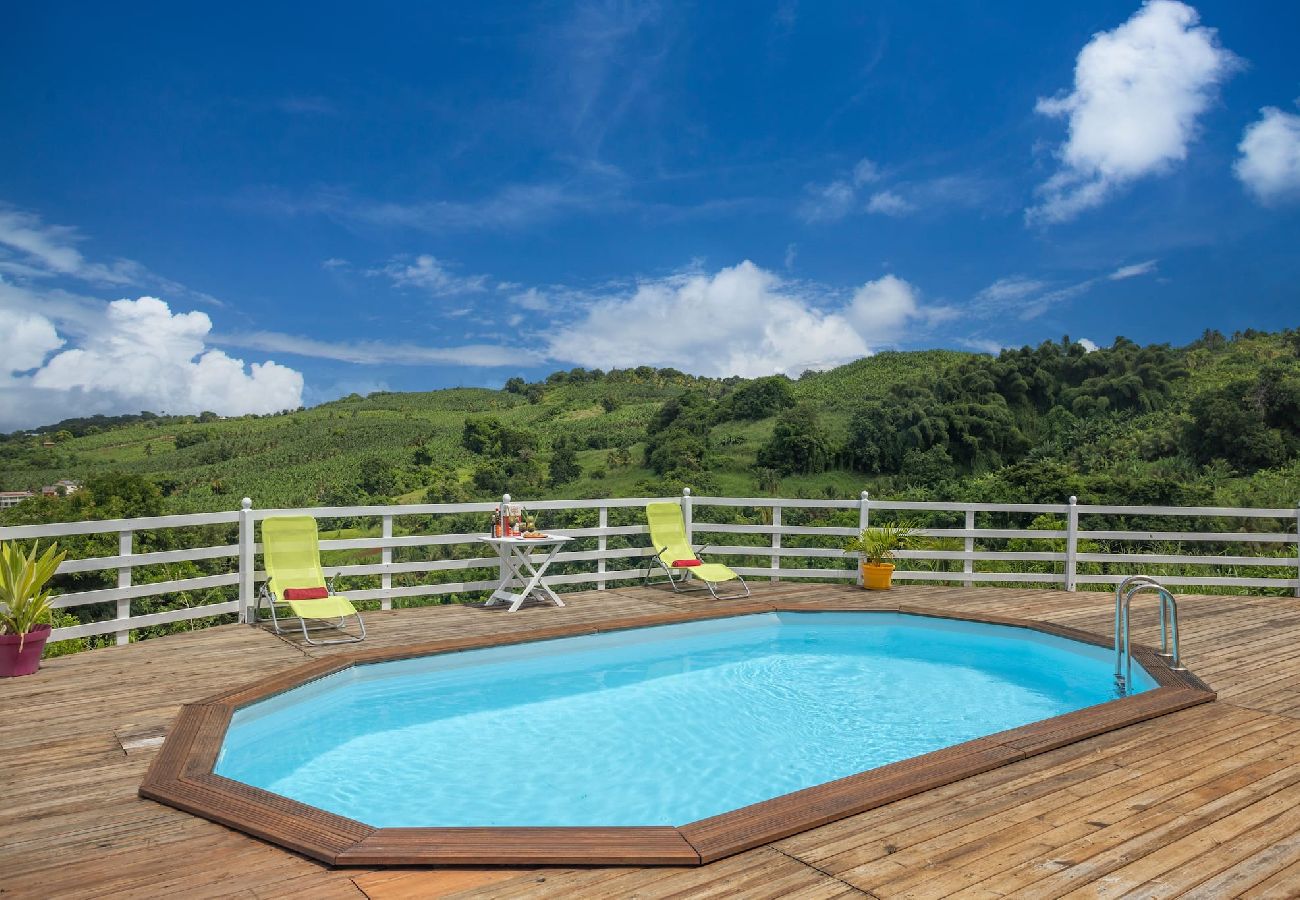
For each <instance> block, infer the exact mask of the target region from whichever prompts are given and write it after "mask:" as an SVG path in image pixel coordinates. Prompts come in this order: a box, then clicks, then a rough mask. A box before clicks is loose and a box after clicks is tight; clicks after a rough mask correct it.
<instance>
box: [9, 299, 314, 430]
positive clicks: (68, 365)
mask: <svg viewBox="0 0 1300 900" xmlns="http://www.w3.org/2000/svg"><path fill="white" fill-rule="evenodd" d="M11 328H12V329H14V330H13V331H11V330H10V329H11ZM211 329H212V321H211V320H210V319H209V318H208V316H207V315H206V314H205V313H201V312H189V313H173V312H172V311H171V309H170V307H168V305H167V304H166V303H164V302H163V301H162V300H159V299H157V298H155V297H141V298H139V299H138V300H117V301H114V302H112V303H109V304H107V306H106V307H105V308H104V310H103V315H102V318H101V320H100V322H99V325H98V327H97V328H95V329H93V330H92V331H91V332H90V333H89V334H88V336H87V337H85V338H84V339H83V340H82V341H81V342H80V344H79V346H75V347H69V348H67V349H61V348H64V347H65V341H64V339H63V338H62V337H61V336H60V335H59V334H58V330H57V328H56V327H55V324H54V322H52V321H51V320H50V319H48V318H46V317H45V316H43V315H41V313H39V312H36V311H33V310H22V309H14V308H12V307H6V308H3V309H0V332H3V333H5V334H6V336H7V337H6V341H13V342H15V343H18V342H19V341H23V340H24V339H27V340H30V341H32V343H29V344H26V345H25V346H24V347H21V348H20V349H19V352H17V353H10V352H5V353H4V355H3V356H0V360H3V362H2V363H0V430H11V429H14V428H22V427H31V426H34V425H38V424H44V423H48V422H53V421H57V420H59V419H64V418H68V417H69V416H76V415H91V414H94V413H105V414H114V413H124V412H138V411H139V410H142V409H145V410H151V411H155V412H169V413H197V412H201V411H203V410H212V411H213V412H216V413H219V414H221V415H240V414H243V413H268V412H276V411H278V410H281V409H288V408H292V407H296V406H299V405H301V403H302V389H303V379H302V375H301V374H300V373H298V372H296V371H294V370H293V369H290V368H287V367H285V366H282V365H278V364H277V363H274V362H266V363H253V364H251V365H248V366H245V364H244V362H243V360H239V359H233V358H231V357H230V356H227V355H226V354H225V353H223V352H222V351H220V350H213V349H210V348H208V347H207V346H206V338H207V336H208V332H209V331H210V330H211ZM4 349H6V350H8V349H9V348H7V347H6V348H4ZM55 351H57V352H55ZM51 353H53V355H52V356H50V355H49V354H51ZM47 357H48V358H47Z"/></svg>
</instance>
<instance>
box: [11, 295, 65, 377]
mask: <svg viewBox="0 0 1300 900" xmlns="http://www.w3.org/2000/svg"><path fill="white" fill-rule="evenodd" d="M63 343H64V342H63V338H61V337H59V333H58V331H57V330H56V329H55V327H54V323H53V322H51V321H50V320H49V319H47V318H45V317H44V316H42V315H38V314H36V313H34V312H24V311H22V310H15V309H4V308H0V367H3V369H4V371H0V379H3V378H4V377H5V376H7V375H10V374H12V373H14V372H26V371H27V370H28V369H35V368H36V367H37V366H39V365H40V364H41V363H43V362H45V357H47V356H49V355H50V354H51V353H53V352H54V351H55V350H57V349H59V348H60V347H62V346H63ZM0 384H3V380H0Z"/></svg>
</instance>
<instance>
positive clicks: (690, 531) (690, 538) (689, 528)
mask: <svg viewBox="0 0 1300 900" xmlns="http://www.w3.org/2000/svg"><path fill="white" fill-rule="evenodd" d="M682 521H683V522H685V523H686V543H687V544H689V545H690V546H691V547H694V546H695V519H694V517H693V516H692V515H691V489H690V488H682Z"/></svg>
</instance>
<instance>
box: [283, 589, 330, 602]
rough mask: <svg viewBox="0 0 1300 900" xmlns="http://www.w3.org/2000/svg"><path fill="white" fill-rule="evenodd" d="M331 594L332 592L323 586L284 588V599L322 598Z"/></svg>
mask: <svg viewBox="0 0 1300 900" xmlns="http://www.w3.org/2000/svg"><path fill="white" fill-rule="evenodd" d="M329 595H330V592H329V591H328V590H326V589H325V588H323V587H316V588H285V589H284V599H286V600H320V599H321V598H322V597H328V596H329Z"/></svg>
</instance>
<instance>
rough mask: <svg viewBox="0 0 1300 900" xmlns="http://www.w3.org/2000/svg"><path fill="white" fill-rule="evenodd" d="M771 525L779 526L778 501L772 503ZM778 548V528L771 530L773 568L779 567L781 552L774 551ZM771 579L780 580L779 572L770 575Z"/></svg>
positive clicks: (779, 536) (779, 511)
mask: <svg viewBox="0 0 1300 900" xmlns="http://www.w3.org/2000/svg"><path fill="white" fill-rule="evenodd" d="M796 521H797V520H796ZM772 527H773V528H774V529H779V528H780V527H781V505H780V504H778V503H774V504H772ZM780 549H781V532H780V531H779V530H777V531H773V532H772V550H773V553H772V568H774V569H779V568H781V554H780V553H777V552H775V551H777V550H780ZM772 580H773V581H780V580H781V576H780V574H774V575H773V576H772Z"/></svg>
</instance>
